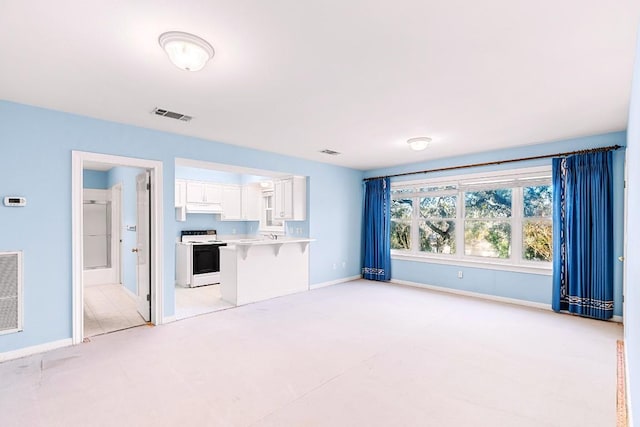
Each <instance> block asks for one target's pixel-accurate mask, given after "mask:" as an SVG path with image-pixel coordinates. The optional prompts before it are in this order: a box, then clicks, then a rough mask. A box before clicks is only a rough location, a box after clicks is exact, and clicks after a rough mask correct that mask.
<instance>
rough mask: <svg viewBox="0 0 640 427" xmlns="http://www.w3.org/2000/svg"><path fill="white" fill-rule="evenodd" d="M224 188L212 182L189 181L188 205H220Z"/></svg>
mask: <svg viewBox="0 0 640 427" xmlns="http://www.w3.org/2000/svg"><path fill="white" fill-rule="evenodd" d="M221 202H222V186H221V185H220V184H214V183H210V182H201V181H187V203H205V204H220V203H221Z"/></svg>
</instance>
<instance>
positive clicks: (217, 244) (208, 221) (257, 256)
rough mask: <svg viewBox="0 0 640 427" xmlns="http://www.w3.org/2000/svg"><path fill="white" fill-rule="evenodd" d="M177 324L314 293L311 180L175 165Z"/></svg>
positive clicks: (204, 165) (219, 167) (184, 162)
mask: <svg viewBox="0 0 640 427" xmlns="http://www.w3.org/2000/svg"><path fill="white" fill-rule="evenodd" d="M175 176H176V180H175V214H176V224H178V227H177V233H178V235H177V236H176V277H175V290H176V293H175V295H176V311H175V312H176V319H183V318H187V317H192V316H197V315H200V314H205V313H210V312H214V311H218V310H224V309H228V308H232V307H236V306H238V305H243V304H248V303H251V302H256V301H261V300H264V299H269V298H274V297H277V296H281V295H287V294H291V293H295V292H302V291H306V290H308V289H309V245H310V243H311V242H312V239H309V237H308V236H309V227H308V224H309V222H308V220H307V200H308V198H307V191H308V188H307V187H308V183H307V178H306V177H304V176H295V175H292V174H285V173H273V172H269V171H259V170H249V169H246V168H244V169H238V168H234V167H232V166H228V165H219V164H210V163H203V162H197V161H193V160H183V159H179V160H176V173H175Z"/></svg>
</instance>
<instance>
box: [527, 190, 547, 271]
mask: <svg viewBox="0 0 640 427" xmlns="http://www.w3.org/2000/svg"><path fill="white" fill-rule="evenodd" d="M522 191H523V206H524V219H523V222H522V245H523V246H522V256H523V258H524V259H526V260H534V261H547V262H550V261H551V255H552V252H551V251H552V248H553V226H552V222H551V216H552V213H553V204H552V201H551V194H552V193H551V186H550V185H537V186H533V187H524V188H523V189H522Z"/></svg>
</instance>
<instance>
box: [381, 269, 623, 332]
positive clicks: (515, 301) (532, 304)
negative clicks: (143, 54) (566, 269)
mask: <svg viewBox="0 0 640 427" xmlns="http://www.w3.org/2000/svg"><path fill="white" fill-rule="evenodd" d="M391 283H395V284H398V285H405V286H413V287H415V288H423V289H430V290H432V291H438V292H447V293H450V294H456V295H464V296H467V297H473V298H480V299H485V300H489V301H498V302H504V303H507V304H515V305H523V306H525V307H533V308H540V309H542V310H549V311H553V309H552V308H551V304H544V303H541V302H533V301H527V300H522V299H516V298H507V297H500V296H496V295H489V294H482V293H479V292H471V291H463V290H461V289H454V288H447V287H444V286H434V285H427V284H426V283H418V282H410V281H408V280H399V279H391ZM610 321H611V322H618V323H622V316H613V318H611V319H610Z"/></svg>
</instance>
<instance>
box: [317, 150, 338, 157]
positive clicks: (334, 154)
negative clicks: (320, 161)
mask: <svg viewBox="0 0 640 427" xmlns="http://www.w3.org/2000/svg"><path fill="white" fill-rule="evenodd" d="M320 152H321V153H323V154H328V155H330V156H337V155H338V154H340V153H338V152H337V151H333V150H329V149H328V148H325V149H324V150H320Z"/></svg>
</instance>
